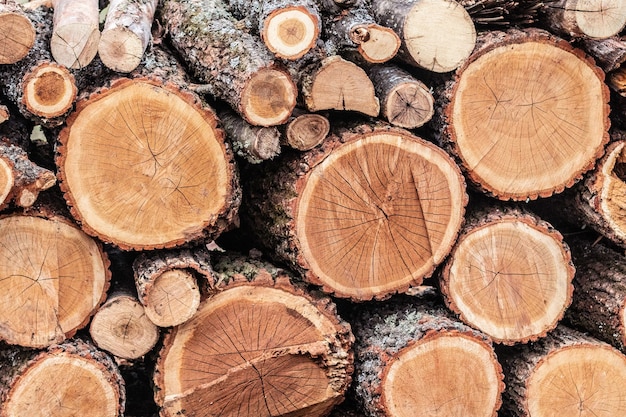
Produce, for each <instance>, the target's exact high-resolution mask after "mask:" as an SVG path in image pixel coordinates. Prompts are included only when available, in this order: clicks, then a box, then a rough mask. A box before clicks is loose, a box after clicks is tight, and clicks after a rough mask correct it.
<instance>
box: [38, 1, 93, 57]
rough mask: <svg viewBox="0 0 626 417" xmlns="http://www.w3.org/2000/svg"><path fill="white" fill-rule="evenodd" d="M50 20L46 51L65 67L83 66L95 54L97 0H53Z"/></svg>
mask: <svg viewBox="0 0 626 417" xmlns="http://www.w3.org/2000/svg"><path fill="white" fill-rule="evenodd" d="M53 5H54V20H53V30H52V39H51V40H50V51H51V52H52V56H53V57H54V60H55V61H56V62H58V63H59V64H61V65H63V66H65V67H67V68H73V69H77V68H83V67H86V66H87V65H89V63H90V62H91V61H92V60H93V59H94V58H95V56H96V54H97V53H98V42H99V40H100V28H99V26H98V19H99V13H100V10H99V8H98V0H53Z"/></svg>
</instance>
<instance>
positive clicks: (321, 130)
mask: <svg viewBox="0 0 626 417" xmlns="http://www.w3.org/2000/svg"><path fill="white" fill-rule="evenodd" d="M329 132H330V122H329V121H328V118H326V117H324V116H322V115H321V114H316V113H305V114H301V115H299V116H296V117H295V118H294V119H293V120H291V121H289V123H287V127H286V129H285V141H286V142H287V145H288V146H290V147H291V148H293V149H297V150H299V151H308V150H309V149H313V148H314V147H316V146H317V145H319V144H320V143H321V142H322V141H323V140H324V139H326V136H328V133H329Z"/></svg>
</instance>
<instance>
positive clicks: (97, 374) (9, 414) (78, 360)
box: [0, 339, 126, 417]
mask: <svg viewBox="0 0 626 417" xmlns="http://www.w3.org/2000/svg"><path fill="white" fill-rule="evenodd" d="M0 370H2V371H1V372H0V416H2V417H19V416H25V415H28V416H32V417H46V416H58V417H71V416H76V415H81V416H90V417H117V416H122V415H124V408H125V401H126V392H125V385H124V380H123V379H122V376H121V374H120V372H119V370H118V368H117V366H116V365H115V363H114V362H113V361H112V360H111V358H110V357H108V356H107V355H106V354H105V353H103V352H101V351H100V350H98V349H97V348H95V347H94V346H93V345H91V344H89V343H87V342H85V341H82V340H80V339H72V340H68V341H66V342H65V343H63V344H60V345H54V346H51V347H49V348H48V349H46V350H43V351H37V350H27V349H20V348H11V347H3V348H1V349H0Z"/></svg>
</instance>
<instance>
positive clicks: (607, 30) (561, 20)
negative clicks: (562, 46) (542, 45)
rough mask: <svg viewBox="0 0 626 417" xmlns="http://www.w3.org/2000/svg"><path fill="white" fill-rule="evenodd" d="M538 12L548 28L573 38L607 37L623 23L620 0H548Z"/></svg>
mask: <svg viewBox="0 0 626 417" xmlns="http://www.w3.org/2000/svg"><path fill="white" fill-rule="evenodd" d="M542 12H543V13H542V15H543V16H544V18H543V19H542V20H543V22H544V24H546V25H547V26H548V28H550V30H551V31H553V32H555V33H558V34H561V35H565V36H570V37H574V38H579V37H589V38H596V39H602V38H609V37H611V36H614V35H618V34H619V33H620V32H621V31H622V29H624V26H625V25H626V3H624V2H623V1H621V0H549V1H546V2H544V7H543V8H542Z"/></svg>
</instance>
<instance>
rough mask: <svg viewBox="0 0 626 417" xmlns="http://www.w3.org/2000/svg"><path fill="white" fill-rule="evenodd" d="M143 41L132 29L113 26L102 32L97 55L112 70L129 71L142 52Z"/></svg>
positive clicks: (136, 64)
mask: <svg viewBox="0 0 626 417" xmlns="http://www.w3.org/2000/svg"><path fill="white" fill-rule="evenodd" d="M144 49H145V48H144V42H143V39H142V38H141V37H139V36H138V35H137V34H136V33H135V32H133V31H132V30H130V29H128V28H125V27H114V28H111V29H108V30H105V31H103V32H102V35H101V36H100V41H99V44H98V56H99V57H100V59H101V60H102V63H103V64H104V65H106V66H107V67H108V68H110V69H112V70H113V71H117V72H122V73H129V72H132V71H133V70H134V69H135V68H137V66H139V64H140V63H141V59H142V57H143V53H144Z"/></svg>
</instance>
